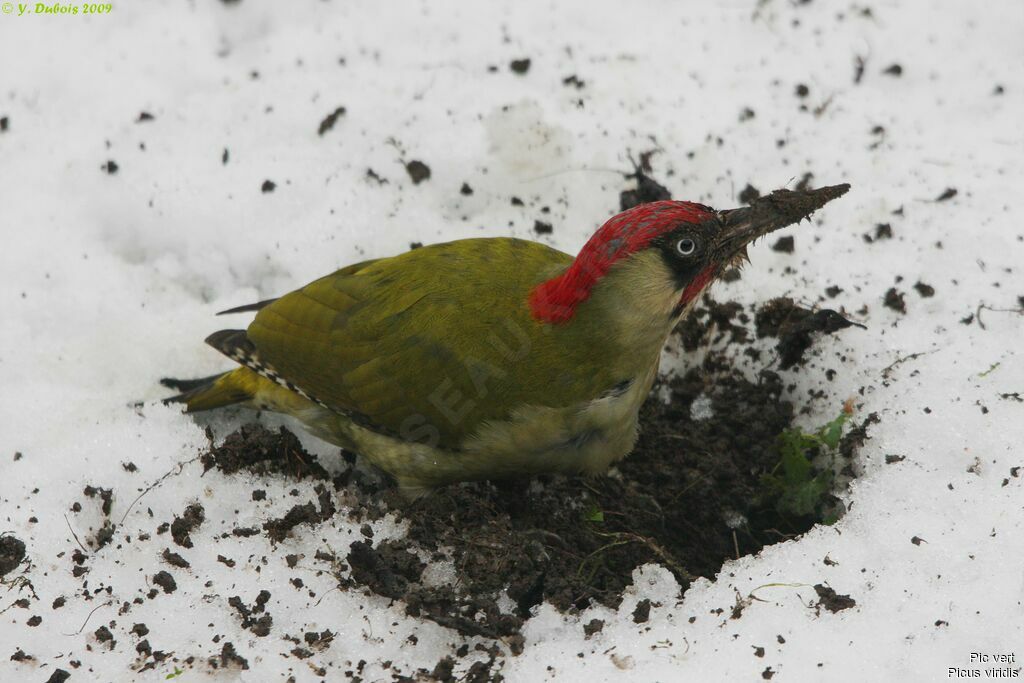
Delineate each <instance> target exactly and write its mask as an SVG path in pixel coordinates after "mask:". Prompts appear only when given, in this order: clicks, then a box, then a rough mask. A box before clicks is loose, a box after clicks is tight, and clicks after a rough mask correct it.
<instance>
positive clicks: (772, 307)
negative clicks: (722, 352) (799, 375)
mask: <svg viewBox="0 0 1024 683" xmlns="http://www.w3.org/2000/svg"><path fill="white" fill-rule="evenodd" d="M754 321H755V324H756V326H757V336H758V337H778V339H779V343H778V344H777V345H776V347H775V348H776V350H777V351H778V352H779V367H781V368H782V369H784V370H786V369H789V368H791V367H793V366H794V365H798V364H799V363H801V362H802V361H803V358H804V353H806V351H807V350H808V349H809V348H811V346H812V345H813V343H814V339H815V336H814V333H823V334H832V333H835V332H838V331H839V330H843V329H846V328H847V327H852V326H854V325H856V326H857V327H864V326H863V325H860V324H859V323H855V322H851V321H850V320H847V319H846V318H845V317H844V316H843V315H842V314H840V313H837V312H836V311H833V310H832V309H830V308H823V309H820V310H817V311H813V310H811V309H807V308H802V307H800V306H797V305H796V304H795V303H794V302H793V300H792V299H789V298H784V297H781V298H778V299H772V300H770V301H768V302H767V303H765V304H764V305H763V306H761V308H760V309H758V311H757V314H756V315H755V317H754Z"/></svg>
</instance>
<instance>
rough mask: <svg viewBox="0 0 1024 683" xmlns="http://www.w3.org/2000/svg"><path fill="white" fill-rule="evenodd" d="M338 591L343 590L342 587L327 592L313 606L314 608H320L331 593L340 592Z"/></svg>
mask: <svg viewBox="0 0 1024 683" xmlns="http://www.w3.org/2000/svg"><path fill="white" fill-rule="evenodd" d="M338 590H341V587H340V586H335V587H334V588H332V589H330V590H329V591H327V592H326V593H324V594H323V595H321V596H320V599H319V600H317V601H316V603H315V604H314V605H313V607H319V606H320V603H321V602H323V601H324V598H326V597H327V596H328V595H329V594H330V593H331V592H333V591H338Z"/></svg>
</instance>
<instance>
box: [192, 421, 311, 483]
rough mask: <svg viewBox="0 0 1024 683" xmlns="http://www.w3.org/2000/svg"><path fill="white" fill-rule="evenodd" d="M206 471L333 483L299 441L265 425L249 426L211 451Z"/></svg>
mask: <svg viewBox="0 0 1024 683" xmlns="http://www.w3.org/2000/svg"><path fill="white" fill-rule="evenodd" d="M202 463H203V471H204V472H205V471H207V470H210V469H212V468H214V467H216V468H217V469H218V470H220V471H221V472H223V473H224V474H234V473H235V472H238V471H239V470H242V469H244V470H247V471H249V472H253V473H254V474H259V475H267V474H287V475H289V476H291V477H294V478H296V479H305V478H306V477H312V478H313V479H324V480H329V479H330V478H331V477H330V475H329V474H327V470H325V469H324V468H323V466H322V465H321V464H320V463H319V462H317V457H316V455H314V454H312V453H307V452H306V451H305V450H304V449H303V448H302V444H301V443H299V439H298V437H296V436H295V435H294V434H292V433H291V432H290V431H288V430H287V429H285V428H284V427H281V428H280V429H279V430H278V431H277V432H272V431H270V430H269V429H267V428H266V427H264V426H263V425H260V424H252V425H246V426H244V427H242V428H241V429H239V430H238V431H236V432H234V433H232V434H231V435H230V436H228V437H227V438H226V439H225V440H224V443H222V444H221V445H219V446H217V447H216V448H211V449H210V450H209V451H207V452H206V453H205V454H204V455H203V457H202Z"/></svg>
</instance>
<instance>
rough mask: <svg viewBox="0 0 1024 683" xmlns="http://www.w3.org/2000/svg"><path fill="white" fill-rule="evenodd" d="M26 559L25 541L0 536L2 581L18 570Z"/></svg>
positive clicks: (0, 575)
mask: <svg viewBox="0 0 1024 683" xmlns="http://www.w3.org/2000/svg"><path fill="white" fill-rule="evenodd" d="M24 559H25V543H24V541H22V540H21V539H20V538H15V537H14V536H0V579H2V578H3V577H5V576H7V575H8V574H10V573H11V572H12V571H14V570H15V569H17V568H18V565H19V564H21V561H22V560H24Z"/></svg>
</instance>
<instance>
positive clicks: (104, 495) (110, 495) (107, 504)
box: [82, 486, 114, 517]
mask: <svg viewBox="0 0 1024 683" xmlns="http://www.w3.org/2000/svg"><path fill="white" fill-rule="evenodd" d="M82 493H84V494H85V495H86V496H87V497H89V498H97V497H98V498H99V499H100V501H102V506H101V507H100V511H101V512H103V516H104V517H109V516H110V510H111V507H112V506H113V504H114V492H113V491H112V490H111V489H105V488H103V487H100V486H86V487H85V488H84V489H83V490H82Z"/></svg>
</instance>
